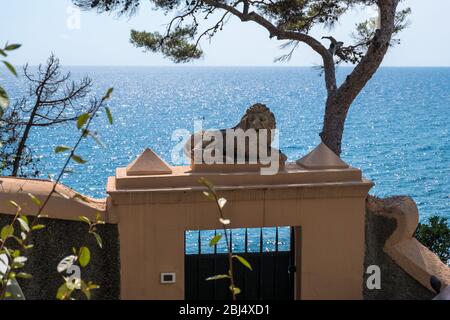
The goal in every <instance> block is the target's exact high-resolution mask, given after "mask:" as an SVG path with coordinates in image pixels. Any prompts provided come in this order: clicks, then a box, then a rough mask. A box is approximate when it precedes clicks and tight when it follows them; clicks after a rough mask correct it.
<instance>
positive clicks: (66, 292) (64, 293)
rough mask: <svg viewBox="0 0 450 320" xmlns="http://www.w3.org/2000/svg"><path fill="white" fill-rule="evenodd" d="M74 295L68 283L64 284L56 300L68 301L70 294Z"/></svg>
mask: <svg viewBox="0 0 450 320" xmlns="http://www.w3.org/2000/svg"><path fill="white" fill-rule="evenodd" d="M71 293H72V290H70V289H69V287H68V286H67V283H63V284H62V285H61V286H60V287H59V289H58V291H57V293H56V299H58V300H66V299H67V298H69V297H70V294H71Z"/></svg>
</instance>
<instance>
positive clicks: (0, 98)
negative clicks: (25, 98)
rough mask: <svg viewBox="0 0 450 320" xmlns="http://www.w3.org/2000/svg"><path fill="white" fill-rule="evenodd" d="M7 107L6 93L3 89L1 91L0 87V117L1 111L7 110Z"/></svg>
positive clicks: (7, 98)
mask: <svg viewBox="0 0 450 320" xmlns="http://www.w3.org/2000/svg"><path fill="white" fill-rule="evenodd" d="M8 106H9V97H8V94H7V93H6V91H5V89H3V88H2V87H0V112H1V114H0V115H2V114H3V111H4V110H5V109H6V108H8Z"/></svg>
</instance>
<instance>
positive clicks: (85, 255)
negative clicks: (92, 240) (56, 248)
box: [78, 247, 91, 268]
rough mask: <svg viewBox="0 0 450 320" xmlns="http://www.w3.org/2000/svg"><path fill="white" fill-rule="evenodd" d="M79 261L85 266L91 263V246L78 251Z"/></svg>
mask: <svg viewBox="0 0 450 320" xmlns="http://www.w3.org/2000/svg"><path fill="white" fill-rule="evenodd" d="M78 261H79V263H80V266H82V267H83V268H84V267H86V266H87V265H88V264H89V261H91V252H90V251H89V248H87V247H81V248H80V252H79V253H78Z"/></svg>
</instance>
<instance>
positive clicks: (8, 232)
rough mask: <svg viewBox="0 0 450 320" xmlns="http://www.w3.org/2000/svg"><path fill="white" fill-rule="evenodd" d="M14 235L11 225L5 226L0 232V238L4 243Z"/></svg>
mask: <svg viewBox="0 0 450 320" xmlns="http://www.w3.org/2000/svg"><path fill="white" fill-rule="evenodd" d="M13 234H14V227H13V226H12V225H7V226H4V227H3V228H2V231H0V238H1V239H2V240H3V241H5V240H6V239H7V238H8V237H10V236H12V235H13Z"/></svg>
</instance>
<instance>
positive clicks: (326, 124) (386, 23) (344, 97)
mask: <svg viewBox="0 0 450 320" xmlns="http://www.w3.org/2000/svg"><path fill="white" fill-rule="evenodd" d="M378 5H379V9H380V24H381V26H380V29H377V30H376V32H375V35H374V38H373V39H372V41H371V44H370V46H369V48H368V49H367V53H366V55H365V56H364V57H363V58H362V59H361V61H360V62H359V63H358V65H357V66H356V67H355V69H353V71H352V72H351V73H350V74H349V75H348V76H347V78H346V79H345V81H344V82H343V83H342V85H341V86H340V87H339V88H338V89H337V90H335V91H331V92H329V93H328V99H327V103H326V108H325V115H324V121H323V129H322V132H321V133H320V137H321V138H322V142H323V143H325V144H326V145H327V146H328V147H329V148H330V149H331V150H333V151H334V153H336V154H337V155H338V156H340V155H341V145H342V136H343V134H344V124H345V119H346V118H347V113H348V110H349V108H350V106H351V104H352V103H353V101H354V100H355V98H356V97H357V96H358V94H359V93H360V92H361V91H362V89H363V88H364V86H365V85H366V84H367V82H369V80H370V79H371V78H372V76H373V75H374V74H375V72H376V71H377V70H378V68H379V67H380V65H381V63H382V62H383V58H384V56H385V55H386V52H387V50H388V48H389V46H390V42H391V38H392V34H393V32H394V28H395V12H396V9H397V5H398V0H384V1H379V2H378Z"/></svg>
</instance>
